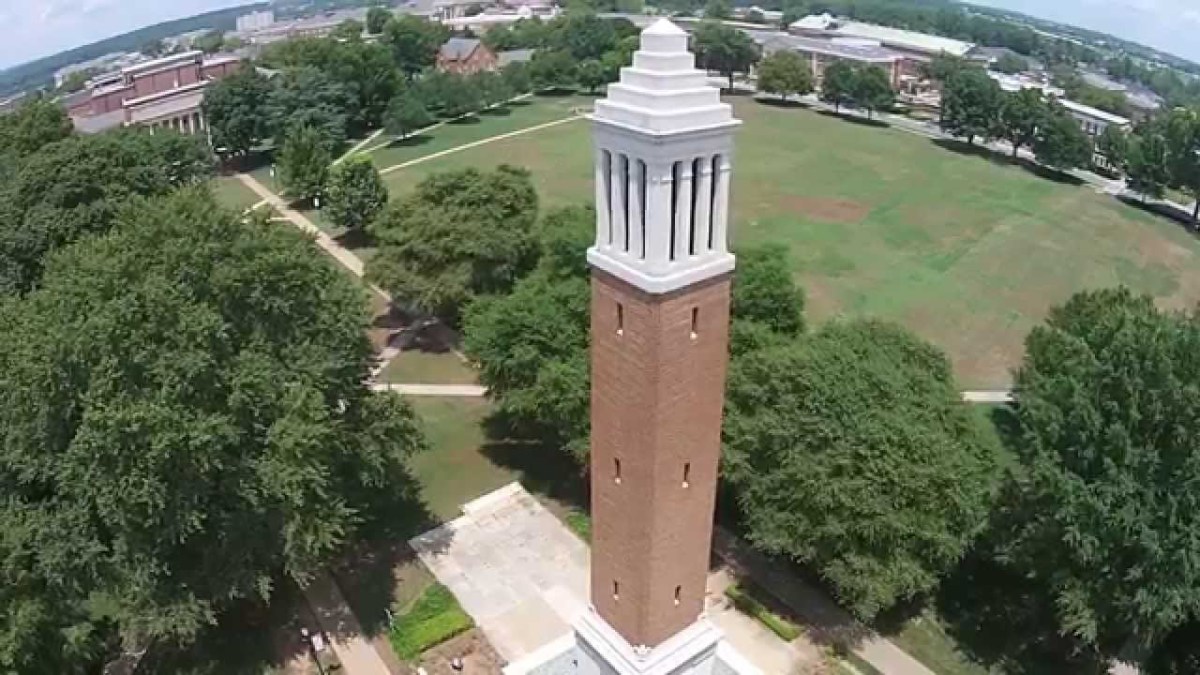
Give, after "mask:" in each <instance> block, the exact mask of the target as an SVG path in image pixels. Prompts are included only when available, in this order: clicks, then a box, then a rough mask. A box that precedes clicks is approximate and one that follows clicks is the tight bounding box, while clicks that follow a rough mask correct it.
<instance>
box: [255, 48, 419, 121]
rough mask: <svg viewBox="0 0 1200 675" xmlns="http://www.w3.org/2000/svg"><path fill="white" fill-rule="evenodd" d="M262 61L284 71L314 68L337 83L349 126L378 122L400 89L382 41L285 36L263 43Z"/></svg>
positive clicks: (398, 74) (395, 72)
mask: <svg viewBox="0 0 1200 675" xmlns="http://www.w3.org/2000/svg"><path fill="white" fill-rule="evenodd" d="M262 61H263V63H265V64H267V65H268V66H270V67H272V68H277V69H280V70H285V71H286V70H290V69H296V68H315V69H317V70H319V71H321V72H322V73H323V74H324V75H325V76H326V77H327V78H328V79H329V80H331V81H333V82H335V83H337V85H338V86H340V87H341V88H342V89H343V90H344V92H345V93H344V95H345V96H346V97H347V101H346V106H345V108H344V110H343V113H344V114H345V116H346V119H347V123H348V125H349V127H350V128H352V129H362V128H364V127H377V126H379V125H380V124H381V123H382V121H381V120H382V117H383V113H384V111H385V110H387V106H388V103H389V102H390V101H391V100H392V98H393V97H394V96H395V95H396V94H397V93H398V92H399V91H400V83H401V79H402V77H401V74H400V72H399V71H398V70H397V69H396V65H395V63H394V62H393V60H392V53H391V50H390V49H389V48H388V47H387V46H385V45H383V44H377V43H372V42H364V41H362V40H345V41H340V40H337V39H336V38H301V39H297V40H286V41H283V42H278V43H275V44H272V45H270V46H269V47H267V50H266V52H265V53H264V54H263V57H262ZM286 112H287V111H285V114H286Z"/></svg>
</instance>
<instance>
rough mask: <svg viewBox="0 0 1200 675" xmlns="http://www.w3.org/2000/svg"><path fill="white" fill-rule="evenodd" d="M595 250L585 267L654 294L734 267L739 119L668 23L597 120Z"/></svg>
mask: <svg viewBox="0 0 1200 675" xmlns="http://www.w3.org/2000/svg"><path fill="white" fill-rule="evenodd" d="M592 120H593V122H594V124H595V130H594V131H595V143H596V245H595V246H594V247H593V248H592V249H591V250H589V251H588V261H589V262H590V263H591V264H593V265H595V266H596V267H599V268H600V269H602V270H604V271H605V272H608V273H610V274H612V275H614V276H616V277H618V278H620V279H623V280H625V281H627V282H629V283H631V284H633V285H634V286H637V287H638V288H641V289H642V290H645V291H647V292H649V293H666V292H669V291H672V290H675V289H677V288H680V287H683V286H686V285H688V284H692V283H695V282H697V281H700V280H703V279H705V278H708V277H712V276H717V275H719V274H724V273H726V272H729V271H730V270H732V269H733V264H734V261H733V256H732V255H731V254H730V253H729V244H728V237H729V232H728V230H729V226H728V223H729V180H730V177H731V175H730V170H731V167H732V154H733V132H734V129H735V128H736V127H737V126H738V125H739V124H741V122H739V121H738V120H736V119H734V118H733V111H732V110H731V108H730V106H729V105H728V104H725V103H722V102H721V97H720V92H719V91H718V90H717V89H716V88H714V87H711V86H709V85H708V78H707V75H706V74H705V73H704V72H703V71H700V70H697V69H696V67H695V57H694V56H693V55H692V53H691V52H690V51H688V36H687V33H685V32H684V31H682V30H680V29H679V28H678V27H677V26H675V24H673V23H671V22H670V21H668V20H666V19H660V20H659V21H658V22H657V23H655V24H654V25H653V26H650V27H649V28H647V29H646V30H645V31H643V32H642V36H641V48H640V49H639V50H638V51H637V52H636V53H635V54H634V55H633V65H632V66H630V67H627V68H622V69H621V80H620V81H619V82H616V83H614V84H611V85H609V87H608V97H607V98H605V99H601V100H598V101H597V102H596V111H595V113H594V114H593V115H592Z"/></svg>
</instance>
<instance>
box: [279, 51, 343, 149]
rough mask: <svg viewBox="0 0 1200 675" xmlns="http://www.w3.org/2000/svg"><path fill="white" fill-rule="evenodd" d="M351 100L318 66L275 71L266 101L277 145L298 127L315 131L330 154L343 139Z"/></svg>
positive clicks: (339, 146) (282, 143)
mask: <svg viewBox="0 0 1200 675" xmlns="http://www.w3.org/2000/svg"><path fill="white" fill-rule="evenodd" d="M351 106H352V103H351V100H350V95H349V92H347V91H346V89H345V88H344V87H343V86H342V85H341V84H339V83H338V82H337V81H335V80H334V79H333V78H331V77H330V76H329V75H327V74H325V73H324V72H323V71H321V70H320V69H318V68H315V67H313V66H302V67H299V68H289V69H287V70H285V71H283V72H282V73H281V74H279V75H278V76H277V77H276V78H275V81H274V82H273V86H272V87H271V95H270V98H269V99H268V102H267V117H268V119H270V120H271V125H272V129H271V135H272V136H273V137H274V138H275V144H276V145H277V146H282V145H284V143H285V141H286V139H288V138H289V137H290V136H292V135H293V134H294V133H295V132H296V131H297V130H299V129H300V128H301V127H305V128H307V129H310V130H312V131H314V132H316V133H317V134H318V135H319V136H320V138H321V144H322V145H323V146H324V147H325V151H326V152H327V153H329V154H330V155H333V154H335V153H336V152H338V150H339V149H340V148H341V146H342V144H343V143H345V142H346V137H347V133H348V131H349V127H348V125H349V123H350V113H349V111H350V109H351Z"/></svg>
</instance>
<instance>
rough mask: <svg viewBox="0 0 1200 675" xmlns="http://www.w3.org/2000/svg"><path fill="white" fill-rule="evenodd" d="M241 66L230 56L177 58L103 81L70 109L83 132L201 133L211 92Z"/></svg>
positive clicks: (68, 103) (95, 83)
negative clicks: (140, 127)
mask: <svg viewBox="0 0 1200 675" xmlns="http://www.w3.org/2000/svg"><path fill="white" fill-rule="evenodd" d="M241 66H242V60H241V59H240V58H238V57H236V56H233V55H229V54H217V55H213V56H209V57H206V56H204V54H203V53H201V52H199V51H191V52H185V53H182V54H173V55H171V56H167V57H164V58H161V59H155V60H153V61H146V62H144V63H139V64H137V65H133V66H128V67H126V68H123V69H121V70H120V71H118V72H114V73H107V74H105V75H102V76H100V77H97V78H95V79H93V80H92V81H91V82H89V87H88V89H87V90H86V92H84V93H82V94H76V95H72V96H71V97H69V98H68V99H66V100H65V101H64V105H65V106H66V107H67V112H68V114H69V115H70V116H71V119H72V121H73V122H74V123H75V127H76V128H77V129H78V130H79V131H81V132H83V133H96V132H100V131H104V130H106V129H111V128H113V127H117V126H122V125H125V126H129V125H134V124H139V125H146V126H150V127H151V128H158V127H166V128H172V129H176V130H178V131H181V132H184V133H200V132H202V131H204V129H205V125H204V119H203V116H202V115H201V113H200V105H201V103H202V102H203V100H204V91H205V89H207V88H208V86H209V85H210V84H212V83H213V82H215V81H217V80H220V79H222V78H224V77H225V76H227V75H229V74H231V73H233V72H235V71H236V70H237V69H238V68H241Z"/></svg>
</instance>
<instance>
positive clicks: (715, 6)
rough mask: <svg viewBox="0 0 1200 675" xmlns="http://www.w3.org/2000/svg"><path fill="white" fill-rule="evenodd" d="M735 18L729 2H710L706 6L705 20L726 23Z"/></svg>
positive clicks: (724, 0) (713, 0) (711, 0)
mask: <svg viewBox="0 0 1200 675" xmlns="http://www.w3.org/2000/svg"><path fill="white" fill-rule="evenodd" d="M732 16H733V8H732V7H730V6H729V1H728V0H708V2H707V3H705V5H704V18H705V19H711V20H713V21H724V20H726V19H729V18H730V17H732Z"/></svg>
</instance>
